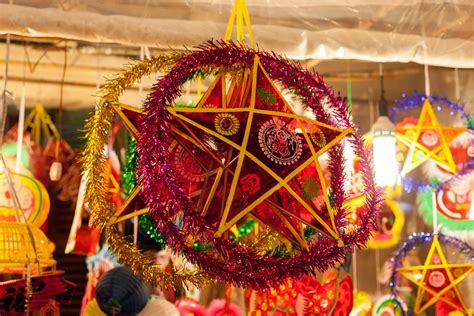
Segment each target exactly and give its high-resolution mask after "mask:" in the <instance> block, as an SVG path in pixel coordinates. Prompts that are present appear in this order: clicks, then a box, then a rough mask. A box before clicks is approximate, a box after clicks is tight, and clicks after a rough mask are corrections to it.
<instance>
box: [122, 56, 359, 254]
mask: <svg viewBox="0 0 474 316" xmlns="http://www.w3.org/2000/svg"><path fill="white" fill-rule="evenodd" d="M229 77H232V79H231V80H230V82H228V79H229ZM115 110H116V112H117V114H118V115H119V116H120V117H121V118H122V120H123V121H124V122H125V125H126V126H127V127H128V128H129V130H130V132H131V134H132V135H133V136H135V137H137V136H138V132H137V129H136V127H135V123H134V121H135V120H137V114H140V113H137V111H135V110H132V109H130V108H129V107H127V106H125V105H121V104H118V105H117V106H116V107H115ZM168 111H169V113H170V114H171V115H172V116H173V124H172V125H171V126H170V130H171V132H172V139H171V140H170V142H169V148H168V152H169V153H170V161H171V163H172V165H173V167H174V170H175V171H176V173H175V177H176V178H177V179H178V180H179V181H180V183H182V185H183V188H185V189H186V190H187V191H188V192H189V197H190V198H191V199H192V200H193V201H194V202H195V205H196V209H197V210H198V211H199V212H200V213H201V214H202V216H203V217H204V218H205V219H206V221H207V222H208V223H210V224H212V225H213V226H214V227H215V235H216V237H220V236H222V235H223V234H225V233H226V232H227V231H229V230H230V229H231V228H232V227H233V226H234V225H235V224H237V223H238V222H239V221H241V220H242V219H243V218H244V217H245V216H251V217H253V218H254V219H256V220H257V221H258V222H260V223H263V224H265V225H268V226H269V227H272V228H273V229H274V230H276V231H277V232H278V233H279V234H280V235H281V236H282V237H284V238H285V239H287V240H289V241H291V242H293V243H294V244H297V245H300V246H301V247H304V248H305V247H307V244H306V241H305V238H304V235H303V224H305V225H308V226H310V227H313V228H315V229H317V230H319V231H321V232H323V233H325V234H327V235H329V236H332V237H333V238H335V239H337V238H338V233H337V230H336V226H335V223H334V211H333V210H332V208H331V205H330V203H329V197H328V188H327V187H326V182H325V181H324V176H323V172H322V169H321V166H320V164H319V161H318V158H319V157H320V156H321V155H322V154H323V153H324V152H326V151H327V150H328V149H330V148H331V147H333V146H335V145H336V144H337V143H338V142H339V141H340V140H341V139H342V138H343V137H345V136H346V135H347V134H349V133H351V132H352V130H351V129H344V130H342V129H338V128H335V127H332V126H329V125H326V124H323V123H321V122H318V121H316V120H314V119H311V118H307V117H303V116H299V115H297V114H296V113H295V112H294V111H293V109H292V108H291V106H290V105H289V104H288V103H287V102H286V101H285V99H284V98H283V97H282V95H281V94H280V92H279V91H278V89H277V88H276V87H275V85H274V84H273V83H272V81H271V80H270V78H269V77H268V74H267V73H266V71H265V70H264V68H263V67H262V65H261V63H260V62H259V60H258V57H256V58H255V61H254V62H253V64H252V65H251V66H248V67H246V68H245V69H244V71H243V73H242V74H240V75H234V76H229V75H226V73H225V72H224V71H222V72H221V73H220V74H219V75H217V76H216V78H215V80H214V81H213V82H212V84H211V85H210V87H209V89H208V90H207V91H206V93H205V94H204V96H203V97H202V98H201V100H200V101H199V102H198V103H197V105H196V106H195V107H179V106H173V107H168ZM139 190H140V187H137V188H136V190H135V192H132V194H131V195H130V197H131V198H134V197H135V196H136V194H134V193H138V192H139ZM318 197H319V198H318ZM321 197H323V199H321ZM126 205H128V203H125V206H126ZM144 211H146V210H141V212H144ZM119 215H120V211H119V213H118V214H117V216H116V218H117V217H118V216H119ZM130 216H131V215H128V216H127V217H126V218H130Z"/></svg>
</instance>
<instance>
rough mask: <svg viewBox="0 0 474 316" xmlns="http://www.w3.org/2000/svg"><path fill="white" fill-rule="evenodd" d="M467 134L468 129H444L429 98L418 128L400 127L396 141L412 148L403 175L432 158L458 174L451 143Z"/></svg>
mask: <svg viewBox="0 0 474 316" xmlns="http://www.w3.org/2000/svg"><path fill="white" fill-rule="evenodd" d="M464 131H466V128H461V127H445V126H441V125H440V123H439V122H438V119H437V118H436V115H435V114H434V111H433V108H432V106H431V103H430V101H429V100H428V99H426V100H425V103H424V104H423V107H422V109H421V113H420V117H419V118H418V123H417V124H416V126H404V127H398V128H397V131H396V135H397V139H398V140H399V141H400V142H402V143H403V144H405V145H406V146H408V147H409V149H408V154H407V157H406V159H405V162H404V164H403V168H402V171H401V174H402V175H406V174H408V173H409V172H411V171H413V170H414V169H416V168H417V167H418V166H420V165H421V164H423V163H424V162H425V161H427V160H429V159H431V160H432V161H434V162H435V163H436V164H437V165H438V166H440V167H442V168H444V169H446V170H447V171H449V172H451V173H457V170H456V164H455V163H454V160H453V156H452V153H451V150H450V149H449V143H450V142H451V141H452V140H453V139H454V138H456V136H458V135H460V134H461V133H463V132H464Z"/></svg>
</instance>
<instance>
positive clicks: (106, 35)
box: [0, 0, 474, 68]
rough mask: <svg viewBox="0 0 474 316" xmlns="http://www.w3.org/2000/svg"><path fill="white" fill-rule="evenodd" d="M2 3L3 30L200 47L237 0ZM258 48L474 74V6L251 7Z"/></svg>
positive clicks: (260, 0) (305, 2)
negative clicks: (450, 68)
mask: <svg viewBox="0 0 474 316" xmlns="http://www.w3.org/2000/svg"><path fill="white" fill-rule="evenodd" d="M8 2H9V1H8V0H0V33H8V32H9V33H12V34H17V35H23V36H41V37H55V38H69V39H76V40H83V41H89V42H100V43H118V44H124V45H129V46H143V45H146V46H150V47H158V48H163V49H168V48H173V49H182V48H183V47H184V46H186V47H193V46H195V45H198V44H200V43H202V42H204V41H206V40H209V39H211V38H214V39H219V38H222V36H223V34H224V30H225V26H226V23H227V20H228V18H229V12H230V9H231V5H232V2H233V1H231V0H225V1H224V0H188V1H182V0H175V1H173V0H167V1H156V0H155V1H153V0H120V1H115V0H104V1H95V0H58V1H47V0H33V1H30V0H14V1H13V2H14V4H13V5H9V4H8ZM247 4H248V7H249V11H250V15H251V20H252V24H253V26H254V34H255V39H256V41H257V43H259V46H260V47H262V48H264V49H266V50H273V51H276V52H279V53H282V54H285V55H287V56H288V57H290V58H293V59H334V58H338V59H359V60H367V61H377V62H410V61H413V62H417V63H422V64H423V63H427V64H430V65H437V66H446V67H458V68H474V58H473V52H474V34H473V33H474V32H473V29H474V2H473V1H470V0H457V1H454V0H452V1H421V0H395V1H386V0H346V1H329V0H323V1H312V0H292V1H290V0H275V1H270V0H248V1H247Z"/></svg>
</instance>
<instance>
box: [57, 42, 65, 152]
mask: <svg viewBox="0 0 474 316" xmlns="http://www.w3.org/2000/svg"><path fill="white" fill-rule="evenodd" d="M66 69H67V40H66V41H65V42H64V64H63V72H62V75H61V85H60V86H59V111H58V125H59V139H58V143H57V145H56V161H59V148H60V146H61V138H62V135H63V97H64V81H65V80H66Z"/></svg>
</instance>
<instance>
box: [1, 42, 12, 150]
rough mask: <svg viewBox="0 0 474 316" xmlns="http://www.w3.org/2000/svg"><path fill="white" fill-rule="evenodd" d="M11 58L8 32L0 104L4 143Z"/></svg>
mask: <svg viewBox="0 0 474 316" xmlns="http://www.w3.org/2000/svg"><path fill="white" fill-rule="evenodd" d="M9 60H10V34H7V38H6V48H5V65H4V66H3V87H2V100H1V104H0V115H1V117H0V118H1V122H0V137H1V140H0V143H1V144H2V145H3V136H4V135H5V126H6V121H7V120H6V118H7V97H8V96H9V92H8V90H7V85H8V64H9Z"/></svg>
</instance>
